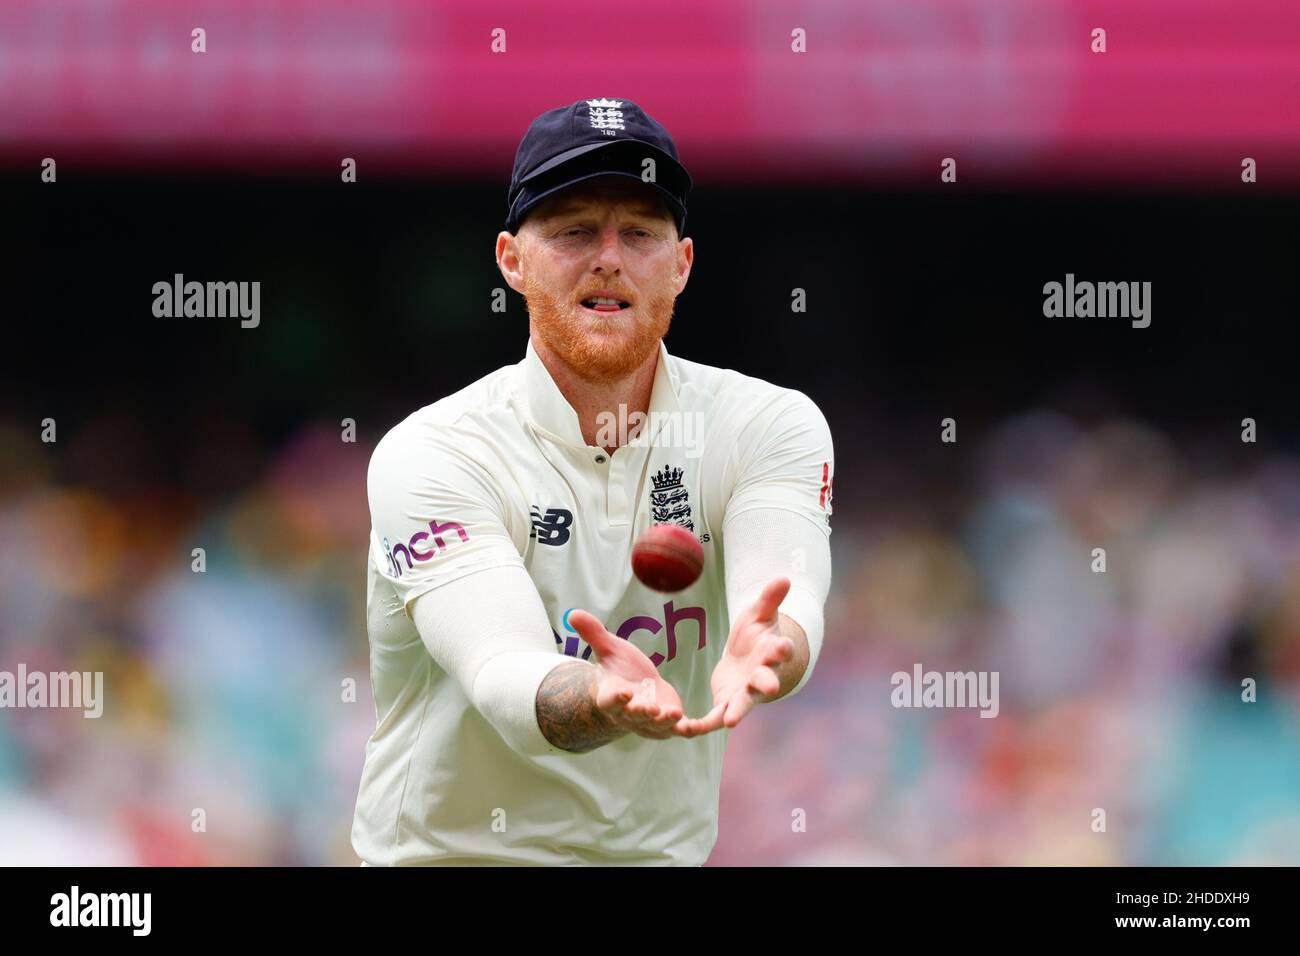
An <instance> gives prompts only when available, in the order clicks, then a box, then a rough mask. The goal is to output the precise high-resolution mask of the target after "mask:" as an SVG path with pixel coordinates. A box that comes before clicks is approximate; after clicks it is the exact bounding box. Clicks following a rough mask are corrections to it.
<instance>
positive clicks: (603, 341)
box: [523, 270, 674, 384]
mask: <svg viewBox="0 0 1300 956" xmlns="http://www.w3.org/2000/svg"><path fill="white" fill-rule="evenodd" d="M523 283H524V301H525V302H526V303H527V305H528V317H529V318H530V319H531V320H532V324H533V328H535V329H536V330H537V334H538V336H539V337H540V338H541V340H542V342H544V343H545V344H546V347H547V348H549V349H550V350H551V351H552V352H554V353H555V354H556V355H557V356H558V357H559V358H560V360H561V361H562V362H564V364H565V365H566V366H568V367H569V368H570V369H571V370H572V371H573V373H574V374H575V375H577V376H578V377H579V378H581V379H583V380H584V381H587V382H593V383H597V384H609V383H612V382H618V381H620V380H622V379H625V378H627V377H628V376H629V375H631V374H632V373H633V372H635V371H636V370H637V369H638V368H640V367H641V365H642V363H644V362H645V361H646V360H647V359H648V358H649V356H650V353H651V352H654V351H656V350H657V349H658V348H659V340H660V339H662V338H663V337H664V336H665V335H667V334H668V326H669V324H671V322H672V319H673V304H674V297H673V296H671V295H651V296H646V297H643V298H640V299H638V300H637V301H636V302H635V303H634V304H633V305H631V306H629V307H628V308H626V309H624V310H622V311H621V312H611V313H609V314H608V315H607V316H604V317H601V316H596V315H590V314H587V312H586V310H585V309H583V308H582V306H581V304H580V303H581V301H582V299H583V298H585V297H586V296H585V295H584V294H583V293H582V291H581V290H575V291H574V292H573V294H572V295H571V296H570V297H569V299H568V300H561V299H559V298H558V297H556V296H555V295H553V294H552V293H551V291H550V290H549V289H547V288H546V287H545V286H543V285H542V284H541V283H539V282H537V281H536V280H535V279H534V278H533V277H532V275H531V274H530V273H529V272H528V271H527V270H525V271H524V276H523ZM598 287H601V286H598V285H596V284H593V283H588V284H587V286H586V288H587V289H589V290H594V289H596V288H598ZM603 287H604V288H609V287H610V286H609V284H608V283H606V284H605V285H604V286H603ZM614 288H615V289H616V290H617V289H618V286H617V285H615V286H614Z"/></svg>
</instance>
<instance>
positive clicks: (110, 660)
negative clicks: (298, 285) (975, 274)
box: [0, 409, 1300, 865]
mask: <svg viewBox="0 0 1300 956" xmlns="http://www.w3.org/2000/svg"><path fill="white" fill-rule="evenodd" d="M832 426H833V428H834V427H835V426H836V422H835V421H834V420H832ZM63 427H64V428H65V430H64V431H62V432H60V433H59V435H58V442H57V443H55V444H44V443H42V442H41V440H40V432H39V430H38V429H37V427H35V426H34V425H33V424H32V423H29V422H25V421H24V422H19V421H16V420H4V419H0V670H10V671H13V670H15V669H16V667H17V666H18V664H19V662H23V663H25V664H26V665H27V668H28V670H29V671H30V670H44V671H73V670H77V671H103V672H104V674H105V688H106V691H105V698H106V700H105V707H104V715H103V717H102V718H100V719H98V720H93V719H86V718H84V717H83V716H82V714H81V712H80V711H77V710H41V711H34V710H9V709H4V710H0V864H21V863H32V864H56V863H58V864H161V865H186V864H240V865H258V864H306V865H320V864H325V865H329V864H339V865H355V864H356V863H357V862H358V861H357V859H356V857H355V855H354V854H353V852H352V849H351V846H350V843H349V831H350V827H351V819H352V811H353V807H354V804H355V799H356V787H357V781H358V779H359V775H360V769H361V763H362V758H363V750H364V745H365V741H366V738H367V737H368V736H369V733H370V731H371V729H372V726H373V721H374V712H373V708H372V704H371V698H370V688H369V672H368V664H367V647H366V638H365V623H364V620H365V618H364V601H365V590H364V575H365V555H366V550H365V542H366V535H367V531H368V524H369V520H368V515H367V510H366V502H365V495H364V485H365V472H366V465H367V462H368V457H369V452H370V449H371V447H372V446H373V438H372V440H370V441H366V440H359V441H358V442H356V443H347V442H344V441H341V440H340V430H339V428H337V427H335V426H332V425H330V424H328V423H322V424H317V425H314V426H311V427H308V428H305V429H303V430H301V431H300V432H299V433H297V434H296V435H293V436H291V437H290V438H289V439H287V440H283V441H278V442H274V443H268V442H267V441H266V440H265V439H263V438H261V437H259V436H258V435H257V434H256V433H255V432H254V431H253V430H251V429H249V428H247V427H245V426H243V425H241V424H240V423H239V422H238V421H237V420H235V419H234V418H228V417H224V416H222V415H221V414H220V413H217V412H211V413H206V414H205V416H204V417H203V418H201V419H199V420H198V421H196V422H195V423H194V424H193V425H192V426H191V427H190V428H189V429H188V432H189V434H188V438H187V439H186V440H184V441H182V442H180V445H181V447H183V448H185V449H187V454H188V457H187V458H186V459H185V460H183V461H179V462H178V461H175V460H173V457H174V456H172V455H170V454H169V456H168V458H167V459H166V460H162V459H160V458H159V457H158V456H159V454H160V453H159V451H158V449H157V443H156V442H155V441H154V440H153V439H152V438H151V436H149V435H148V434H145V433H144V432H143V430H142V427H141V426H140V425H138V424H135V423H133V422H132V420H131V419H130V417H129V416H126V415H119V414H114V413H112V412H105V413H103V414H102V415H101V416H100V417H99V418H97V419H95V420H92V421H89V422H86V423H83V424H81V425H79V426H77V427H75V428H73V427H71V425H66V426H63ZM173 437H174V436H173ZM173 437H169V439H168V442H167V443H166V444H167V446H168V447H169V448H171V447H173V446H174V445H175V444H176V442H175V441H174V440H173ZM374 437H378V436H377V435H376V436H374ZM848 437H849V436H848V435H847V434H845V435H843V436H842V435H841V434H840V430H838V429H837V453H838V462H837V474H836V482H835V489H836V495H835V506H836V515H835V518H834V519H833V529H834V530H833V533H832V537H831V540H832V545H833V553H834V560H835V572H834V577H835V580H834V585H833V587H832V595H831V599H830V601H829V603H828V606H827V617H826V622H827V625H826V639H825V644H824V647H823V650H822V653H821V658H820V662H819V664H818V667H817V671H816V673H815V675H814V677H813V679H812V681H811V683H810V684H809V685H808V686H807V687H806V688H805V689H804V690H803V691H801V692H800V693H799V694H798V695H796V696H795V697H793V698H791V699H789V700H783V701H779V702H777V703H774V704H771V705H767V706H763V707H760V708H758V709H757V710H756V711H755V712H754V714H753V715H751V717H750V718H748V719H747V721H746V722H745V723H744V724H743V725H742V726H741V727H739V728H738V729H736V730H735V731H732V732H731V734H730V741H729V743H728V750H727V758H726V767H725V773H724V783H723V792H722V801H721V802H722V814H721V824H720V836H719V841H718V845H717V847H716V849H715V851H714V854H713V857H712V861H711V862H712V863H715V864H884V865H889V864H902V865H915V864H1066V865H1074V864H1079V865H1092V864H1173V865H1185V864H1257V863H1263V864H1275V863H1276V864H1281V863H1285V864H1290V865H1297V864H1300V720H1297V717H1298V716H1300V458H1296V457H1288V456H1286V455H1282V454H1280V453H1277V452H1261V453H1259V454H1252V446H1249V445H1245V446H1241V448H1240V449H1238V450H1237V451H1235V452H1234V454H1233V455H1232V456H1231V458H1230V460H1221V459H1219V458H1217V457H1216V456H1215V455H1214V454H1211V453H1206V452H1205V451H1204V450H1203V449H1200V450H1198V449H1189V447H1188V444H1187V443H1186V442H1184V441H1182V440H1180V438H1181V436H1180V437H1179V438H1176V437H1175V436H1173V435H1171V434H1167V433H1165V432H1162V431H1161V430H1159V429H1157V428H1155V427H1153V426H1151V425H1150V424H1145V423H1143V422H1140V421H1133V420H1109V421H1102V422H1098V423H1090V424H1088V425H1083V424H1080V423H1078V422H1075V421H1073V420H1071V419H1069V418H1067V417H1064V416H1062V415H1059V414H1056V413H1054V412H1052V411H1049V410H1046V409H1038V410H1034V411H1031V412H1028V413H1026V414H1023V415H1021V416H1017V417H1015V418H1011V419H1007V420H1004V421H1001V422H999V423H998V424H997V425H996V426H995V427H993V428H989V429H986V430H984V432H983V433H982V434H979V435H975V434H964V435H963V437H962V440H961V442H960V444H959V445H953V446H951V448H950V449H945V450H944V453H945V454H950V455H951V456H952V457H953V461H954V462H957V464H953V463H948V464H943V463H942V461H941V460H939V459H936V458H935V452H934V451H933V449H929V448H928V446H927V450H925V451H924V452H923V451H922V450H921V449H920V447H919V445H920V439H919V438H918V439H916V441H917V445H918V448H917V450H916V453H915V454H909V453H908V451H907V449H902V450H896V452H895V454H893V455H892V456H891V460H890V462H889V464H888V465H887V468H888V469H889V470H890V472H891V473H892V474H893V475H894V477H895V479H896V480H897V481H898V482H899V485H898V486H899V487H901V486H903V485H905V486H906V487H907V488H908V492H907V494H905V495H903V494H899V495H892V494H888V493H880V492H879V489H877V488H875V486H874V485H873V482H874V481H876V474H875V473H876V472H877V471H878V470H879V469H880V468H881V467H886V466H882V465H881V464H880V462H879V460H878V459H875V458H873V457H871V456H869V455H868V454H867V453H866V452H865V451H863V452H859V451H857V450H856V448H855V446H856V445H860V444H865V443H861V442H860V438H861V437H862V436H861V435H854V436H853V444H852V445H851V444H850V442H849V441H848ZM1234 437H1235V436H1231V435H1230V436H1229V438H1234ZM1238 444H1239V443H1238ZM940 475H941V476H942V478H941V479H936V476H940ZM195 549H202V552H201V556H196V551H195ZM1095 549H1104V562H1105V564H1104V568H1105V570H1104V571H1103V570H1100V565H1099V564H1098V562H1099V552H1097V551H1096V550H1095ZM200 557H201V560H202V561H203V562H204V563H205V572H204V573H202V574H196V573H194V571H193V570H192V568H193V565H194V562H195V561H196V560H199V559H200ZM916 664H920V665H922V666H923V667H924V668H925V669H926V670H939V671H997V672H998V673H999V675H1000V682H999V692H1000V701H999V713H998V716H997V717H996V718H994V719H985V718H981V717H980V715H979V711H978V710H977V709H900V708H895V707H894V706H893V705H892V704H891V691H892V689H893V688H892V686H891V682H890V677H891V675H892V674H893V673H894V672H897V671H905V672H908V673H910V672H911V671H912V669H913V667H914V665H916ZM1247 680H1249V681H1250V682H1253V687H1254V700H1253V701H1249V702H1248V701H1246V700H1243V693H1244V692H1245V691H1246V689H1247V688H1246V687H1244V686H1243V681H1247ZM1099 811H1100V813H1099Z"/></svg>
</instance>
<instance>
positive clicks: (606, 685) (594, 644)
mask: <svg viewBox="0 0 1300 956" xmlns="http://www.w3.org/2000/svg"><path fill="white" fill-rule="evenodd" d="M569 625H570V626H571V627H572V628H573V629H574V630H575V631H577V632H578V634H579V636H580V637H581V638H582V639H583V640H584V641H586V642H587V643H588V644H590V645H591V649H592V650H593V651H594V652H595V656H596V667H597V669H598V671H599V673H598V680H597V682H596V685H595V706H596V709H597V710H598V711H600V713H601V714H603V715H604V716H605V717H607V718H608V719H609V720H610V722H611V723H612V724H613V725H614V726H616V727H618V728H619V729H620V730H623V731H626V732H628V733H633V734H637V735H639V736H641V737H651V738H653V739H655V740H667V739H668V738H669V737H672V736H674V728H675V727H676V726H677V725H678V723H679V722H681V721H682V720H683V717H684V713H683V708H682V699H681V697H679V696H678V694H677V691H676V690H675V689H674V688H673V685H672V684H670V683H668V682H667V681H666V680H664V679H663V678H662V677H660V676H659V670H658V668H656V667H655V665H654V663H653V662H652V661H651V660H650V658H648V657H646V655H645V654H643V653H641V651H640V650H638V649H637V648H636V647H635V646H634V645H633V644H632V642H631V641H628V640H624V639H623V638H621V637H618V636H616V635H614V634H611V633H609V631H607V630H605V626H604V625H603V624H601V623H600V621H598V620H596V618H595V617H594V616H593V615H591V614H588V613H587V612H586V611H579V610H574V611H570V612H569Z"/></svg>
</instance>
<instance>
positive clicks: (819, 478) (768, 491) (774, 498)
mask: <svg viewBox="0 0 1300 956" xmlns="http://www.w3.org/2000/svg"><path fill="white" fill-rule="evenodd" d="M735 455H736V461H735V471H734V473H735V475H736V480H735V484H734V485H733V487H732V490H731V495H730V497H729V498H728V501H727V508H726V514H725V517H724V519H723V521H724V524H725V522H726V521H729V520H730V519H731V518H733V517H735V516H736V515H738V514H742V513H744V512H746V511H752V510H754V509H758V508H779V509H782V510H785V511H792V512H795V513H796V514H800V515H803V516H804V517H806V518H807V519H808V520H810V521H812V522H813V523H814V524H816V526H817V527H818V528H820V529H822V530H823V532H824V533H825V534H828V535H829V534H830V517H831V494H832V482H833V481H834V477H835V453H834V448H833V446H832V444H831V431H830V427H829V426H828V425H827V424H826V418H825V416H823V415H822V413H821V410H820V409H819V408H818V407H817V406H816V404H814V403H813V401H812V399H810V398H809V397H808V396H807V395H804V394H803V393H802V392H797V391H793V390H790V389H783V390H782V391H781V393H780V394H779V395H778V396H777V397H776V398H775V399H774V400H773V401H772V402H770V403H769V404H767V405H766V406H764V407H763V408H762V409H761V410H759V411H758V413H757V414H754V415H752V417H751V418H750V420H749V421H748V422H747V423H746V424H745V425H744V426H743V427H742V428H741V429H740V431H739V433H738V435H737V441H736V448H735Z"/></svg>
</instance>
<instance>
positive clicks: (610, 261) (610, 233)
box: [591, 224, 623, 275]
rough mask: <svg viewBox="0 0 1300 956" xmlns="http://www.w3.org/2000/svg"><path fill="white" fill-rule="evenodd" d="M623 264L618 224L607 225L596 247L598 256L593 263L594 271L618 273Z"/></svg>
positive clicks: (606, 273) (609, 273)
mask: <svg viewBox="0 0 1300 956" xmlns="http://www.w3.org/2000/svg"><path fill="white" fill-rule="evenodd" d="M622 266H623V252H622V248H621V246H620V239H619V234H618V226H617V225H613V224H611V225H609V226H606V227H605V228H604V229H602V230H601V232H600V238H599V239H598V245H597V247H596V258H595V260H594V261H593V262H592V264H591V271H592V272H601V273H604V274H605V275H617V274H618V272H619V270H620V269H621V268H622Z"/></svg>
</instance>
